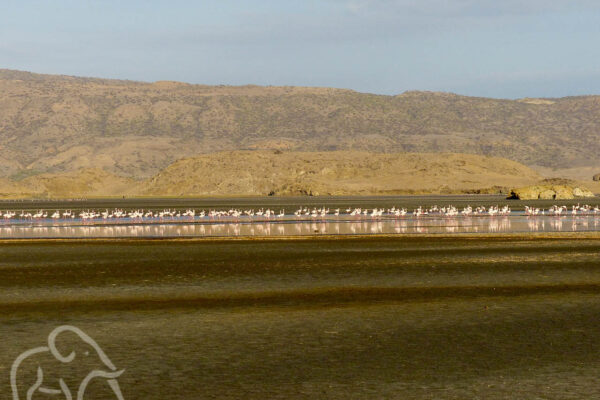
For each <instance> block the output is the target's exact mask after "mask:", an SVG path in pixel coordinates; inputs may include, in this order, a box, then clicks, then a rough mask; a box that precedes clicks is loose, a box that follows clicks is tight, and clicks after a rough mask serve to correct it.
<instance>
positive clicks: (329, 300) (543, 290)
mask: <svg viewBox="0 0 600 400" xmlns="http://www.w3.org/2000/svg"><path fill="white" fill-rule="evenodd" d="M572 292H576V293H579V294H581V293H586V294H600V284H597V283H595V284H565V285H529V286H498V287H488V286H486V287H482V286H464V287H451V286H450V287H430V288H382V287H367V288H332V289H314V290H294V291H281V292H261V293H248V294H235V293H225V294H222V295H210V296H207V295H197V296H194V295H188V296H173V297H164V296H156V297H151V296H136V297H106V298H85V297H81V298H78V297H72V298H68V299H66V298H57V299H55V300H54V299H51V300H44V301H35V300H34V301H22V302H14V303H13V302H4V303H0V315H7V314H11V313H44V314H53V313H64V312H77V311H82V312H87V311H146V310H159V309H177V308H191V309H218V308H236V307H239V308H244V307H332V306H343V305H352V304H363V305H371V304H378V303H395V302H428V301H442V300H448V301H450V300H461V299H476V298H488V297H489V298H502V297H506V298H509V297H516V296H539V295H560V294H568V293H572ZM0 318H1V317H0Z"/></svg>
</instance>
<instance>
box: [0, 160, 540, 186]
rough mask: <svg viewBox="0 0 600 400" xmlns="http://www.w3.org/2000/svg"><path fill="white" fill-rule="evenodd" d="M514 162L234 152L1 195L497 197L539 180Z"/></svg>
mask: <svg viewBox="0 0 600 400" xmlns="http://www.w3.org/2000/svg"><path fill="white" fill-rule="evenodd" d="M540 179H541V177H540V176H539V175H538V174H537V173H536V172H535V171H533V170H532V169H530V168H529V167H526V166H524V165H522V164H519V163H517V162H514V161H510V160H506V159H502V158H497V157H484V156H477V155H471V154H452V153H446V154H433V153H399V154H397V153H395V154H381V153H368V152H358V151H333V152H287V151H285V152H282V151H279V150H269V151H233V152H220V153H211V154H205V155H201V156H198V157H193V158H186V159H182V160H179V161H176V162H175V163H173V164H172V165H170V166H169V167H167V168H166V169H164V170H163V171H161V172H160V173H158V174H157V175H155V176H154V177H152V178H150V179H144V180H137V181H134V180H132V179H128V178H122V177H119V176H116V175H113V174H111V173H109V172H106V171H102V170H98V169H80V170H78V171H73V172H66V173H60V174H53V173H45V174H40V175H36V176H31V177H28V178H24V179H22V180H20V181H10V180H7V179H4V180H0V196H1V197H4V198H26V197H36V198H79V197H106V196H119V197H120V196H128V197H131V196H156V197H163V196H235V195H250V196H265V195H275V196H286V195H374V194H424V193H435V194H439V193H442V194H445V193H498V192H503V193H507V194H508V192H509V189H510V188H512V187H518V186H525V185H530V184H533V183H536V182H539V181H540Z"/></svg>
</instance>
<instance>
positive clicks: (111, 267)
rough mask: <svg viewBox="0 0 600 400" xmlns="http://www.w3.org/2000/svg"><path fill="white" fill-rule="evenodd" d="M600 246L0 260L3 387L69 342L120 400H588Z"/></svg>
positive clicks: (25, 250) (83, 251)
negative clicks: (97, 364)
mask: <svg viewBox="0 0 600 400" xmlns="http://www.w3.org/2000/svg"><path fill="white" fill-rule="evenodd" d="M598 238H599V237H598V235H588V236H582V235H579V234H578V235H576V236H571V235H564V234H561V235H546V234H544V235H502V236H477V237H475V236H470V235H469V236H444V237H441V236H437V235H435V236H434V235H432V236H428V237H423V236H413V237H401V236H400V237H399V236H396V237H368V238H358V237H352V238H343V237H335V238H322V237H321V238H318V239H316V238H303V239H301V240H280V239H276V240H269V239H260V240H256V239H252V240H239V239H237V240H222V239H219V240H216V239H194V240H189V239H186V240H181V239H178V240H75V241H69V240H51V241H48V240H43V241H39V240H35V241H8V242H0V259H1V260H2V261H1V263H0V337H2V341H0V387H1V388H2V392H3V393H8V391H6V392H5V390H4V389H7V390H8V388H9V384H8V375H9V374H8V372H9V369H10V365H11V363H12V362H13V360H14V359H15V358H16V357H17V356H18V355H19V354H20V353H22V352H23V351H25V350H27V349H30V348H32V347H37V346H42V345H44V343H45V341H46V340H47V336H48V334H49V333H50V331H52V329H54V328H55V327H57V326H60V325H64V324H71V325H75V326H77V327H79V328H81V329H82V330H84V331H85V332H86V333H88V334H89V335H90V336H92V337H93V338H94V339H96V341H97V342H98V343H99V344H100V346H101V347H102V349H103V350H104V351H105V352H106V354H107V355H108V356H109V357H110V358H111V360H112V361H113V362H114V364H115V365H116V366H117V368H119V369H121V368H124V369H125V372H124V374H123V375H122V376H121V377H120V378H119V382H120V384H121V388H122V390H123V393H124V397H125V398H144V399H189V398H194V399H203V398H207V399H208V398H226V399H239V398H248V399H264V398H275V399H277V398H281V399H283V398H286V399H315V398H326V399H329V398H331V399H338V398H344V399H346V398H347V399H380V398H402V399H428V398H431V399H478V398H486V399H512V398H546V399H564V398H596V397H598V395H599V394H600V323H598V315H600V257H599V255H600V240H598ZM63 346H66V345H65V344H63ZM65 348H66V347H65ZM77 350H78V351H81V350H83V348H81V347H78V348H77ZM78 354H81V353H78ZM44 362H45V363H46V364H43V365H44V367H45V368H46V366H47V371H48V373H47V376H45V378H47V379H48V382H51V379H54V377H55V375H53V374H52V373H51V372H52V371H53V370H52V369H51V360H45V361H44ZM63 367H64V366H63ZM73 368H74V369H69V370H66V371H67V372H68V373H70V374H71V375H68V380H69V379H70V380H71V381H72V382H75V376H76V375H77V373H80V372H82V371H81V370H78V368H79V367H73ZM45 370H46V369H45ZM34 371H35V370H32V371H30V373H29V375H30V376H33V375H32V374H34ZM67 372H64V373H67ZM69 382H70V381H69ZM89 390H90V394H91V395H93V397H94V398H102V399H103V398H107V399H108V398H111V397H110V393H108V392H107V390H106V387H105V386H103V385H102V384H101V382H97V383H95V384H94V385H92V386H90V388H89Z"/></svg>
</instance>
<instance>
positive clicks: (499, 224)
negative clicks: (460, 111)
mask: <svg viewBox="0 0 600 400" xmlns="http://www.w3.org/2000/svg"><path fill="white" fill-rule="evenodd" d="M598 230H600V215H595V216H593V215H591V216H563V217H553V216H552V217H551V216H536V217H527V216H524V215H511V216H504V217H501V216H496V217H486V216H478V217H454V218H443V217H420V218H414V217H403V218H383V219H378V220H372V219H360V218H356V219H349V218H346V219H336V218H334V217H330V218H328V219H315V220H312V221H300V222H298V221H295V220H294V219H292V218H289V217H288V220H283V221H277V220H274V221H272V222H250V221H246V222H236V221H233V220H229V221H223V222H218V221H212V222H211V221H206V222H195V223H191V222H185V221H182V222H170V223H169V222H161V221H154V222H152V223H140V222H139V221H137V222H136V221H132V222H130V223H127V222H126V221H119V223H118V224H117V223H112V224H111V223H108V224H107V223H102V222H101V221H100V222H98V223H89V222H88V223H83V222H81V221H75V222H72V221H50V220H47V221H37V222H35V223H28V222H27V223H11V224H7V223H4V224H1V223H0V239H23V238H29V239H34V238H144V237H146V238H173V237H271V236H272V237H277V236H281V237H289V236H318V235H376V234H380V235H381V234H389V235H391V234H453V233H463V234H464V233H528V232H590V231H598Z"/></svg>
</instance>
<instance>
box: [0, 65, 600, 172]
mask: <svg viewBox="0 0 600 400" xmlns="http://www.w3.org/2000/svg"><path fill="white" fill-rule="evenodd" d="M599 137H600V97H598V96H585V97H569V98H562V99H523V100H518V101H511V100H495V99H486V98H474V97H464V96H458V95H454V94H447V93H429V92H407V93H404V94H401V95H398V96H381V95H374V94H365V93H357V92H354V91H351V90H341V89H328V88H300V87H258V86H243V87H230V86H204V85H189V84H185V83H177V82H156V83H141V82H131V81H119V80H106V79H95V78H74V77H68V76H53V75H39V74H32V73H27V72H20V71H11V70H0V150H1V152H0V176H2V177H5V178H8V177H12V178H13V180H21V179H25V178H27V177H29V176H34V175H38V174H42V173H54V174H56V173H63V172H65V171H77V170H79V169H81V168H84V169H87V168H96V169H102V170H104V171H107V172H110V173H113V174H117V175H121V176H125V177H133V178H136V179H140V178H149V177H152V176H153V175H155V174H156V173H158V172H159V171H160V170H161V169H163V168H165V167H167V166H168V165H169V164H171V163H173V162H175V161H176V160H178V159H180V158H183V157H191V156H196V155H198V154H203V153H212V152H217V151H230V150H244V149H246V150H248V149H263V150H264V149H281V150H287V151H290V150H294V151H333V150H354V151H357V150H360V151H371V152H383V153H396V152H436V153H437V152H453V153H471V154H479V155H486V156H498V157H505V158H509V159H511V160H515V161H518V162H521V163H524V164H526V165H528V166H543V167H547V168H549V167H554V168H556V167H560V168H573V167H581V166H586V167H592V166H600V140H598V138H599ZM598 172H600V170H599V171H598Z"/></svg>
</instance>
